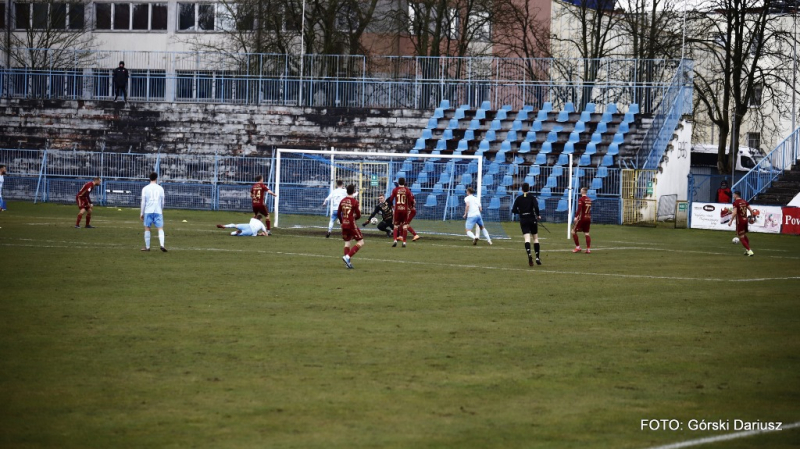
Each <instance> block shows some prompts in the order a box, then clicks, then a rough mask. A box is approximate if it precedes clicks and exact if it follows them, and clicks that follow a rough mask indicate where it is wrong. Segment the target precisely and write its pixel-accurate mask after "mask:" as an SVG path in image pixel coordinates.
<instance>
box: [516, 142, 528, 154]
mask: <svg viewBox="0 0 800 449" xmlns="http://www.w3.org/2000/svg"><path fill="white" fill-rule="evenodd" d="M530 152H531V143H530V142H527V141H526V142H522V143H521V144H519V151H517V153H518V154H528V153H530Z"/></svg>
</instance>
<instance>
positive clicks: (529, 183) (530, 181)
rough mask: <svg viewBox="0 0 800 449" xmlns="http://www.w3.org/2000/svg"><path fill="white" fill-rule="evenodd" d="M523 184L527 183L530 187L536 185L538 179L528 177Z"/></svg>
mask: <svg viewBox="0 0 800 449" xmlns="http://www.w3.org/2000/svg"><path fill="white" fill-rule="evenodd" d="M522 182H527V183H528V185H534V184H536V177H534V176H531V175H528V176H526V177H525V179H523V180H522Z"/></svg>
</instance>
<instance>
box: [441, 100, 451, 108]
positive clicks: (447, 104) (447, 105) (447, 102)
mask: <svg viewBox="0 0 800 449" xmlns="http://www.w3.org/2000/svg"><path fill="white" fill-rule="evenodd" d="M439 107H440V108H442V109H450V100H442V101H440V102H439Z"/></svg>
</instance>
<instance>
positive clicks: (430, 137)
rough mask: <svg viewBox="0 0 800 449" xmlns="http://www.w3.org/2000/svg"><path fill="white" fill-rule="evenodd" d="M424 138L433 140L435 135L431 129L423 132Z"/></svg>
mask: <svg viewBox="0 0 800 449" xmlns="http://www.w3.org/2000/svg"><path fill="white" fill-rule="evenodd" d="M422 138H423V139H433V133H432V132H431V130H429V129H423V130H422Z"/></svg>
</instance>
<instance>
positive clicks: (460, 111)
mask: <svg viewBox="0 0 800 449" xmlns="http://www.w3.org/2000/svg"><path fill="white" fill-rule="evenodd" d="M462 107H463V106H462ZM461 118H465V117H464V110H463V109H461V108H458V109H456V113H455V115H454V116H453V120H456V121H458V119H461Z"/></svg>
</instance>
